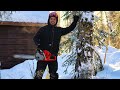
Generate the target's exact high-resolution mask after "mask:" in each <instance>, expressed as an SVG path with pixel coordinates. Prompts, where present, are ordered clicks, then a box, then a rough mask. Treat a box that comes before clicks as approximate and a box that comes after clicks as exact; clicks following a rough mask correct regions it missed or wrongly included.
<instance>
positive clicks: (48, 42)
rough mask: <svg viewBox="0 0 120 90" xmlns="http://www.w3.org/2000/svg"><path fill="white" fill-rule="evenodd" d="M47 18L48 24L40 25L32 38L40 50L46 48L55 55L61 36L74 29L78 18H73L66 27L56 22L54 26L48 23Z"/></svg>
mask: <svg viewBox="0 0 120 90" xmlns="http://www.w3.org/2000/svg"><path fill="white" fill-rule="evenodd" d="M49 19H50V17H49V18H48V25H46V26H43V27H41V28H40V29H39V30H38V32H37V33H36V35H35V36H34V38H33V40H34V42H35V44H36V46H38V48H40V49H41V50H48V51H49V52H51V53H52V54H54V55H55V56H57V55H58V51H59V44H60V40H61V36H63V35H66V34H68V33H70V32H71V31H72V30H74V28H75V27H76V24H77V21H78V19H74V20H73V22H72V23H71V25H70V26H69V27H66V28H61V27H57V26H56V25H57V23H56V25H54V26H52V25H50V23H49ZM57 22H58V19H57Z"/></svg>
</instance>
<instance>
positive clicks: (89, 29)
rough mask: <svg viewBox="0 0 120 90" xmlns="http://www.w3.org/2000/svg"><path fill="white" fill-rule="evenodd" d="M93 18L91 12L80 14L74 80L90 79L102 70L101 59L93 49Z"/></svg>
mask: <svg viewBox="0 0 120 90" xmlns="http://www.w3.org/2000/svg"><path fill="white" fill-rule="evenodd" d="M93 18H94V15H93V12H92V11H84V12H83V11H81V12H80V21H79V25H78V35H77V38H78V39H77V42H76V49H77V50H76V51H77V59H76V64H75V77H74V78H75V79H90V78H92V76H93V75H96V74H97V72H98V71H101V70H102V69H103V66H102V62H101V59H100V57H99V55H98V54H97V52H96V51H95V49H94V47H93V37H92V35H93Z"/></svg>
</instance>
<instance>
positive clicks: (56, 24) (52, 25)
mask: <svg viewBox="0 0 120 90" xmlns="http://www.w3.org/2000/svg"><path fill="white" fill-rule="evenodd" d="M52 17H54V16H52ZM50 18H51V17H50V16H49V18H48V25H50V26H53V25H51V24H50ZM55 18H56V24H55V25H54V26H56V25H57V23H58V18H57V17H55Z"/></svg>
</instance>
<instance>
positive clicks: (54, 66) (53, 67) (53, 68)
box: [35, 60, 58, 79]
mask: <svg viewBox="0 0 120 90" xmlns="http://www.w3.org/2000/svg"><path fill="white" fill-rule="evenodd" d="M47 65H48V68H49V74H50V79H58V73H57V70H58V62H57V60H56V61H52V62H46V61H38V62H37V69H36V76H35V79H42V76H43V74H44V71H45V69H46V66H47Z"/></svg>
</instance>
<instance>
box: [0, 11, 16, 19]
mask: <svg viewBox="0 0 120 90" xmlns="http://www.w3.org/2000/svg"><path fill="white" fill-rule="evenodd" d="M13 12H16V11H0V20H7V19H9V18H10V16H11V14H13Z"/></svg>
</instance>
